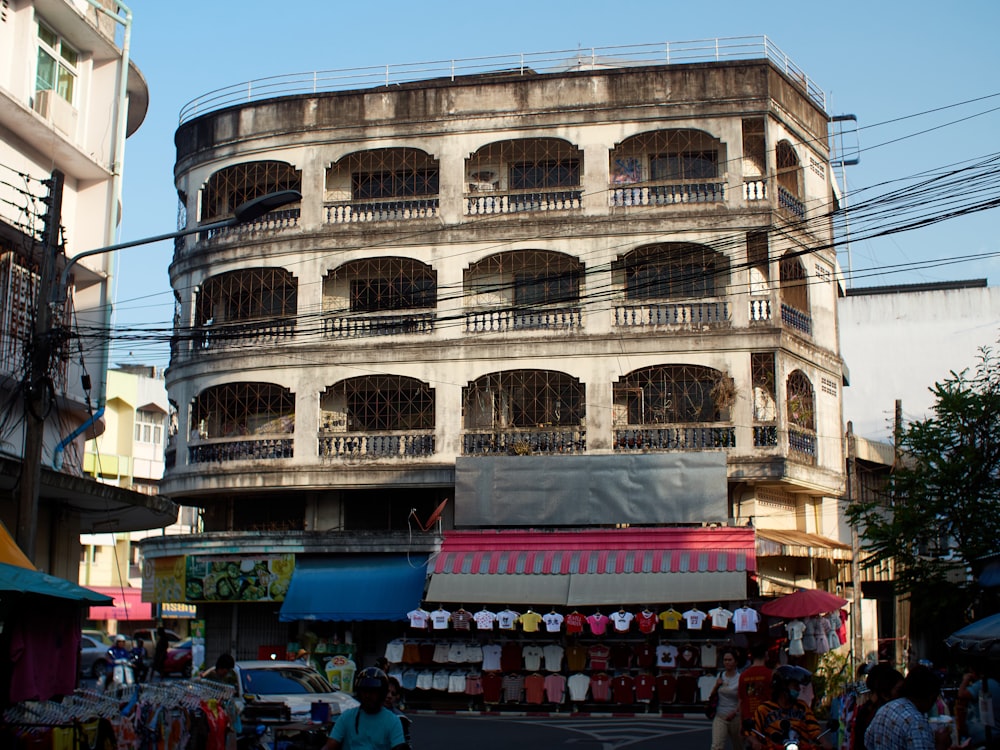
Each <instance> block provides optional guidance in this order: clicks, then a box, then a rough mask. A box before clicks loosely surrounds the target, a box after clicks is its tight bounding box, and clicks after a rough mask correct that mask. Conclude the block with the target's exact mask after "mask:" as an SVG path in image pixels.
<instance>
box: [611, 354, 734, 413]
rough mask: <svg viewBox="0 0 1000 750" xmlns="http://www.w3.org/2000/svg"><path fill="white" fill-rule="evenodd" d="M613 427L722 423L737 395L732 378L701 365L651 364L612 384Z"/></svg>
mask: <svg viewBox="0 0 1000 750" xmlns="http://www.w3.org/2000/svg"><path fill="white" fill-rule="evenodd" d="M613 390H614V409H615V424H616V426H625V425H668V424H690V423H693V422H721V421H727V420H728V419H729V418H730V417H729V414H730V409H731V408H732V406H733V403H735V399H736V393H735V389H734V386H733V381H732V379H731V378H729V377H727V376H726V375H725V374H724V373H722V372H719V371H718V370H713V369H712V368H710V367H703V366H701V365H654V366H652V367H646V368H643V369H641V370H634V371H633V372H630V373H628V374H626V375H623V376H622V377H621V378H619V379H618V382H617V383H615V384H614V389H613Z"/></svg>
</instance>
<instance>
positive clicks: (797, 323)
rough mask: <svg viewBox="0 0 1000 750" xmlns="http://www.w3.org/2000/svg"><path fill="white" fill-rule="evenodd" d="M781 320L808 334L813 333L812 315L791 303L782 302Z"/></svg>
mask: <svg viewBox="0 0 1000 750" xmlns="http://www.w3.org/2000/svg"><path fill="white" fill-rule="evenodd" d="M781 322H782V324H783V325H786V326H788V327H789V328H792V329H793V330H796V331H798V332H799V333H803V334H805V335H806V336H811V335H812V317H810V316H809V315H807V314H806V313H804V312H802V311H801V310H796V309H795V308H794V307H792V306H791V305H786V304H785V303H782V304H781Z"/></svg>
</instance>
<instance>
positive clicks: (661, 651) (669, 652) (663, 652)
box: [656, 643, 677, 667]
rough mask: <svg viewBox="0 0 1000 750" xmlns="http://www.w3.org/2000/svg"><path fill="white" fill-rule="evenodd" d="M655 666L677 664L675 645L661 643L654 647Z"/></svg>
mask: <svg viewBox="0 0 1000 750" xmlns="http://www.w3.org/2000/svg"><path fill="white" fill-rule="evenodd" d="M656 666H658V667H676V666H677V646H670V645H667V644H663V643H661V644H660V645H659V646H657V647H656Z"/></svg>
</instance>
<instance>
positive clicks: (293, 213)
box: [174, 208, 302, 251]
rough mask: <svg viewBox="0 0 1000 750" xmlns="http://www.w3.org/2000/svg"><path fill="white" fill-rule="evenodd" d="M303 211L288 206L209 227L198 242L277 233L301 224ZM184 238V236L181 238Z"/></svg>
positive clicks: (238, 239)
mask: <svg viewBox="0 0 1000 750" xmlns="http://www.w3.org/2000/svg"><path fill="white" fill-rule="evenodd" d="M301 213H302V211H301V209H299V208H286V209H281V210H279V211H271V212H270V213H266V214H264V215H263V216H261V217H260V218H258V219H254V220H253V221H246V222H242V223H240V224H234V225H233V226H231V227H221V228H219V229H209V230H207V231H205V232H199V233H198V235H197V237H198V242H204V243H208V244H215V243H217V242H239V241H243V240H246V239H250V238H252V237H254V236H255V235H258V234H261V233H262V232H268V233H275V232H283V231H285V230H288V229H292V228H294V227H297V226H298V225H299V216H300V214H301ZM180 239H181V240H183V239H184V238H180ZM174 249H175V251H176V250H178V249H181V248H180V246H179V245H178V244H176V243H175V245H174Z"/></svg>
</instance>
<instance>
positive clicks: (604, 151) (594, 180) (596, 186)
mask: <svg viewBox="0 0 1000 750" xmlns="http://www.w3.org/2000/svg"><path fill="white" fill-rule="evenodd" d="M578 145H579V146H580V147H581V148H582V149H583V174H582V175H581V186H582V188H583V213H584V215H585V216H606V215H607V213H608V185H609V183H610V182H611V169H610V166H609V164H610V160H609V156H608V148H609V146H608V144H607V143H603V142H601V143H588V144H578Z"/></svg>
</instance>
